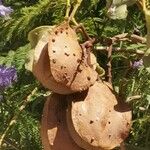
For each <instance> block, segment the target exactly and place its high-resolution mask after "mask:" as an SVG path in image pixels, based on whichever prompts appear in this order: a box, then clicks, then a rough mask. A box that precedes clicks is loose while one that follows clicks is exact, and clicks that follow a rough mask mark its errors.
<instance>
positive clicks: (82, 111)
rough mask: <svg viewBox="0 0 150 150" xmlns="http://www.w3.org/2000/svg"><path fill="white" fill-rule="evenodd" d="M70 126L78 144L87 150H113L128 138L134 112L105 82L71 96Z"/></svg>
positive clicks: (68, 117)
mask: <svg viewBox="0 0 150 150" xmlns="http://www.w3.org/2000/svg"><path fill="white" fill-rule="evenodd" d="M67 100H68V103H69V107H68V110H67V125H68V129H69V132H70V134H71V136H72V138H73V139H74V141H75V142H76V143H77V144H78V145H79V146H80V147H82V148H84V149H86V150H103V149H113V148H115V147H116V146H119V145H120V143H121V142H123V141H124V139H125V138H126V137H127V136H128V133H129V130H130V127H131V117H132V115H131V110H130V108H129V107H128V105H127V104H125V103H121V102H120V101H119V100H118V99H117V97H116V96H115V94H114V93H113V90H112V88H111V87H110V86H109V85H108V84H105V83H103V82H102V81H100V82H96V83H95V84H94V85H93V86H91V87H90V88H89V90H87V91H84V92H82V93H79V94H72V95H69V96H67Z"/></svg>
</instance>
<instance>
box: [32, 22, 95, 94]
mask: <svg viewBox="0 0 150 150" xmlns="http://www.w3.org/2000/svg"><path fill="white" fill-rule="evenodd" d="M87 55H89V56H87ZM34 56H35V59H34V65H33V73H34V75H35V76H36V77H37V79H38V80H39V81H40V82H41V83H42V84H43V85H44V86H45V87H46V88H48V89H50V90H52V91H54V92H56V93H59V94H70V93H74V92H79V91H83V90H86V89H88V88H89V87H90V86H91V85H93V84H94V83H95V81H96V79H97V72H96V71H95V70H94V66H93V67H92V66H91V64H89V63H88V59H87V57H88V58H91V63H92V61H95V60H94V59H95V58H94V57H93V54H91V53H89V54H87V53H86V52H85V50H83V48H82V47H81V46H80V44H79V42H78V40H77V35H76V32H75V31H74V30H73V29H72V28H71V27H70V26H69V23H68V22H64V23H62V24H61V25H59V26H57V27H55V28H53V29H52V31H50V32H46V33H45V34H44V35H43V36H42V38H41V39H40V40H39V42H38V44H37V46H36V47H35V54H34Z"/></svg>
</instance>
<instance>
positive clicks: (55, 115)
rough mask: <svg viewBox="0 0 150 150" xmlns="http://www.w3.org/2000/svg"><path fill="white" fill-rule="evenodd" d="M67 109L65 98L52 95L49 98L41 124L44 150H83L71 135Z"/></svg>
mask: <svg viewBox="0 0 150 150" xmlns="http://www.w3.org/2000/svg"><path fill="white" fill-rule="evenodd" d="M62 99H63V100H62ZM66 108H67V102H66V101H65V96H62V95H58V94H52V95H51V96H50V97H48V98H47V101H46V103H45V105H44V109H43V115H42V124H41V138H42V144H43V146H44V150H83V149H82V148H80V147H78V146H77V145H76V143H75V142H74V141H73V140H72V138H71V137H70V135H69V131H68V128H67V124H66Z"/></svg>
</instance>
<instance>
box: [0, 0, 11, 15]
mask: <svg viewBox="0 0 150 150" xmlns="http://www.w3.org/2000/svg"><path fill="white" fill-rule="evenodd" d="M12 12H13V9H11V7H6V6H4V5H3V4H2V1H1V0H0V16H1V17H9V15H10V14H11V13H12Z"/></svg>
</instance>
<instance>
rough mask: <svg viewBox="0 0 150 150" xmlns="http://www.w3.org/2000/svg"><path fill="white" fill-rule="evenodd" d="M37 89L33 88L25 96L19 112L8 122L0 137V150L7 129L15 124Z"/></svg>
mask: <svg viewBox="0 0 150 150" xmlns="http://www.w3.org/2000/svg"><path fill="white" fill-rule="evenodd" d="M36 91H37V88H35V89H34V90H33V91H32V92H31V94H30V95H28V96H27V98H26V99H25V101H24V102H23V104H22V105H21V106H20V107H19V112H17V114H15V115H14V116H13V118H12V119H11V121H10V122H9V124H8V126H7V128H6V130H5V131H4V133H3V134H2V136H1V137H0V149H1V148H2V144H3V141H4V138H5V136H6V135H7V132H8V131H9V129H10V128H11V127H12V126H13V125H14V124H15V123H16V121H17V119H18V116H19V115H20V113H21V112H22V111H23V110H24V108H25V107H26V106H27V104H28V103H29V102H30V100H31V97H32V96H33V95H34V94H35V93H36Z"/></svg>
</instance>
